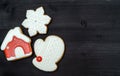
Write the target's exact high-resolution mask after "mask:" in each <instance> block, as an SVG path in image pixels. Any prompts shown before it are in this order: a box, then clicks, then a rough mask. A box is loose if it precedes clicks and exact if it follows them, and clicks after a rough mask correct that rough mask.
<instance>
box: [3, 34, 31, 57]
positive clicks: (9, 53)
mask: <svg viewBox="0 0 120 76" xmlns="http://www.w3.org/2000/svg"><path fill="white" fill-rule="evenodd" d="M16 47H21V48H22V49H23V50H24V53H25V54H28V53H30V52H32V49H31V46H30V43H28V42H25V41H24V40H22V39H19V38H17V37H16V36H14V37H13V39H12V41H11V42H9V43H8V44H7V47H6V48H5V50H4V52H5V55H6V58H10V57H15V52H14V50H15V48H16Z"/></svg>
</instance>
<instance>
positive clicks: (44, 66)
mask: <svg viewBox="0 0 120 76" xmlns="http://www.w3.org/2000/svg"><path fill="white" fill-rule="evenodd" d="M64 49H65V45H64V42H63V40H62V39H61V38H60V37H58V36H54V35H51V36H48V37H47V38H46V39H45V40H43V39H37V40H36V41H35V44H34V51H35V55H36V57H35V58H34V59H33V65H34V66H35V67H37V68H38V69H40V70H43V71H47V72H51V71H55V70H56V69H57V64H56V63H57V62H58V61H59V60H60V59H61V58H62V56H63V54H64Z"/></svg>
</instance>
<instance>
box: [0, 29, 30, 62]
mask: <svg viewBox="0 0 120 76" xmlns="http://www.w3.org/2000/svg"><path fill="white" fill-rule="evenodd" d="M30 43H31V40H30V38H29V37H27V36H26V35H24V34H23V33H22V30H21V29H20V28H19V27H15V28H14V29H11V30H10V31H9V32H8V33H7V35H6V37H5V39H4V40H3V43H2V45H1V50H4V53H5V56H6V58H7V60H8V61H13V60H17V59H21V58H24V57H28V56H30V55H31V54H32V49H31V45H30Z"/></svg>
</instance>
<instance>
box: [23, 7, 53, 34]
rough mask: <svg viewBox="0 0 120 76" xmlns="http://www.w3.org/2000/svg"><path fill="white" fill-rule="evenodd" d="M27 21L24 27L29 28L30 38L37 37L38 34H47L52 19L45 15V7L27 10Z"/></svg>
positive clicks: (24, 22)
mask: <svg viewBox="0 0 120 76" xmlns="http://www.w3.org/2000/svg"><path fill="white" fill-rule="evenodd" d="M26 17H27V18H26V19H25V20H24V21H23V22H22V26H24V27H25V28H28V33H29V35H30V36H35V35H36V34H37V32H38V33H39V34H46V33H47V26H46V25H47V24H49V23H50V21H51V18H50V17H49V16H48V15H45V14H44V9H43V7H39V8H37V9H36V10H35V11H34V10H27V13H26Z"/></svg>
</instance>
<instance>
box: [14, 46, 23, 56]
mask: <svg viewBox="0 0 120 76" xmlns="http://www.w3.org/2000/svg"><path fill="white" fill-rule="evenodd" d="M15 56H16V58H22V57H24V50H23V48H21V47H16V48H15Z"/></svg>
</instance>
